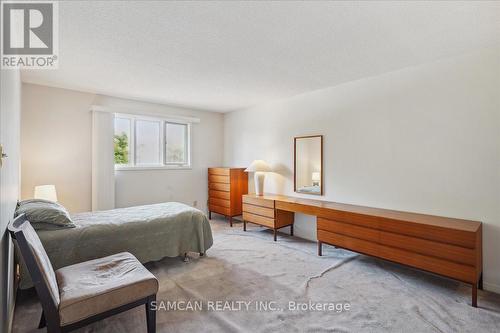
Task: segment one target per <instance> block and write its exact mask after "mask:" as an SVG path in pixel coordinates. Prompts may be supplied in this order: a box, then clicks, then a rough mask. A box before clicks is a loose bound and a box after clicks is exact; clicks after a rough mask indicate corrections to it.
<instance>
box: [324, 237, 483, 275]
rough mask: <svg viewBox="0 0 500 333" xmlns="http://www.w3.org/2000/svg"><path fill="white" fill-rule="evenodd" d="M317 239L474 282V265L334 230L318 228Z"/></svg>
mask: <svg viewBox="0 0 500 333" xmlns="http://www.w3.org/2000/svg"><path fill="white" fill-rule="evenodd" d="M318 240H319V241H320V242H324V243H327V244H332V245H335V246H338V247H341V248H344V249H348V250H353V251H356V252H360V253H363V254H367V255H371V256H375V257H379V258H382V259H386V260H390V261H394V262H397V263H402V264H404V265H409V266H412V267H416V268H420V269H423V270H426V271H430V272H433V273H437V274H441V275H445V276H448V277H451V278H454V279H457V280H460V281H463V282H468V283H475V282H477V280H476V279H475V271H474V267H473V266H470V265H464V264H459V263H455V262H451V261H448V260H443V259H440V258H436V257H434V256H426V255H422V254H419V253H415V252H411V251H407V250H403V249H398V248H394V247H392V246H387V245H385V244H378V243H375V242H371V241H366V240H364V239H359V238H355V237H349V236H345V235H341V234H337V233H334V232H329V231H325V230H318Z"/></svg>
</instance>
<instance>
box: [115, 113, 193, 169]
mask: <svg viewBox="0 0 500 333" xmlns="http://www.w3.org/2000/svg"><path fill="white" fill-rule="evenodd" d="M115 117H116V118H125V119H129V120H130V145H129V154H130V156H129V164H115V170H124V171H125V170H157V169H173V170H179V169H191V123H190V122H188V121H182V120H179V119H169V118H164V117H154V116H147V115H135V114H128V113H115ZM137 120H144V121H155V122H159V123H160V124H159V125H160V126H159V127H160V135H159V140H160V142H159V147H160V152H159V154H160V156H159V161H160V163H159V164H137V163H136V156H135V151H136V144H137V138H136V136H135V133H136V121H137ZM167 123H171V124H180V125H186V146H187V147H186V158H187V161H186V163H182V164H181V163H168V164H167V163H166V148H167V143H166V124H167Z"/></svg>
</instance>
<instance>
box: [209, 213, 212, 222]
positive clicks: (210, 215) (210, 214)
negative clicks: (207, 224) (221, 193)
mask: <svg viewBox="0 0 500 333" xmlns="http://www.w3.org/2000/svg"><path fill="white" fill-rule="evenodd" d="M208 219H209V220H211V219H212V212H211V211H208Z"/></svg>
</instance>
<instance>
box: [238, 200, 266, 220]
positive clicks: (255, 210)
mask: <svg viewBox="0 0 500 333" xmlns="http://www.w3.org/2000/svg"><path fill="white" fill-rule="evenodd" d="M243 211H244V212H247V213H252V214H255V215H260V216H264V217H269V218H272V219H273V218H274V209H273V208H267V207H262V206H254V205H250V204H247V203H244V204H243Z"/></svg>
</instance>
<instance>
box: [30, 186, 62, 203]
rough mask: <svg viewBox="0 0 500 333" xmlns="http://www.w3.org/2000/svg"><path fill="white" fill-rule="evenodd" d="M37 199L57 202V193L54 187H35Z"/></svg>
mask: <svg viewBox="0 0 500 333" xmlns="http://www.w3.org/2000/svg"><path fill="white" fill-rule="evenodd" d="M35 199H44V200H49V201H54V202H57V192H56V187H55V186H54V185H39V186H35Z"/></svg>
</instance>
